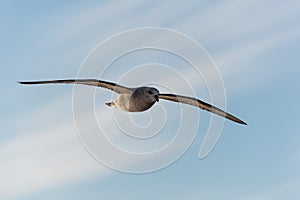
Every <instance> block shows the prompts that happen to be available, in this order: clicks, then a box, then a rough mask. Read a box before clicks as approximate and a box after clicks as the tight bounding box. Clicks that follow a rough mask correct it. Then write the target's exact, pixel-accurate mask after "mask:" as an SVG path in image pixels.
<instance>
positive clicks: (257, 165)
mask: <svg viewBox="0 0 300 200" xmlns="http://www.w3.org/2000/svg"><path fill="white" fill-rule="evenodd" d="M299 9H300V3H298V2H296V1H284V2H283V1H264V2H262V1H256V0H255V1H243V2H242V1H222V2H219V1H194V2H186V1H172V2H170V1H160V2H158V1H134V0H132V1H107V2H100V1H99V2H96V1H91V2H83V1H81V2H80V1H66V2H63V3H62V2H60V1H43V2H42V1H1V3H0V11H1V12H0V16H1V20H0V23H1V33H0V34H1V38H0V40H1V47H0V49H1V69H2V73H1V83H2V84H1V86H0V88H1V91H2V95H1V116H0V117H1V120H0V125H1V134H0V177H1V179H0V185H1V187H0V198H1V199H18V200H27V199H30V200H32V199H43V200H44V199H75V200H76V199H83V198H89V199H99V198H105V199H199V198H203V199H221V198H222V199H224V198H225V199H243V200H262V199H263V200H265V199H272V200H273V199H299V197H300V193H299V188H300V172H299V167H300V147H299V141H300V136H299V132H300V125H299V123H298V121H299V117H298V113H299V111H300V106H299V101H300V94H299V91H300V90H299V89H300V83H299V74H300V68H299V65H300V57H299V53H298V52H300V23H299V17H300V16H299ZM140 27H163V28H169V29H174V30H177V31H180V32H182V33H185V34H187V35H188V36H190V37H192V38H193V39H195V40H196V41H197V42H198V43H200V44H201V45H203V47H204V48H205V49H206V50H207V52H208V53H209V55H210V56H211V57H212V59H213V60H214V62H215V63H216V65H217V66H218V69H219V71H220V74H221V76H222V79H223V81H224V86H225V88H226V96H227V100H226V101H227V110H228V111H230V112H231V113H234V114H237V115H238V116H240V117H241V118H242V119H244V120H245V121H246V122H247V123H248V124H249V125H248V126H240V125H237V124H235V123H231V122H229V121H225V124H224V128H223V131H222V135H221V137H220V139H219V141H218V143H217V145H216V146H215V148H214V149H213V151H212V152H211V153H210V154H209V155H208V156H207V157H206V158H205V159H202V160H200V159H198V152H199V146H200V144H201V143H202V141H203V137H204V134H205V129H206V128H207V126H208V124H209V119H210V115H209V114H207V113H205V112H203V111H200V113H201V120H200V123H199V124H200V125H199V129H198V131H197V136H196V138H195V140H194V142H193V144H192V145H191V147H190V148H189V149H188V150H187V151H186V152H185V153H184V155H183V156H182V157H181V158H180V159H179V160H177V161H176V162H175V163H173V164H172V165H171V166H169V167H167V168H164V169H162V170H159V171H156V172H152V173H147V174H139V175H136V174H127V173H121V172H117V171H114V170H111V169H110V168H107V167H105V166H103V165H102V164H100V163H99V162H97V161H96V160H95V159H93V158H92V157H91V156H90V155H89V154H88V153H87V152H86V151H85V149H84V147H83V145H82V144H81V143H80V141H79V139H78V137H77V133H76V128H75V125H74V121H73V110H72V91H73V90H72V89H73V88H72V87H71V86H70V87H67V86H51V87H50V86H45V87H44V86H41V87H23V86H20V85H18V84H17V81H19V80H35V79H57V78H72V77H75V76H76V74H77V71H78V70H79V67H80V65H81V63H82V62H83V60H84V59H85V58H86V56H87V55H88V54H89V52H90V51H91V50H92V49H93V48H94V47H95V46H96V45H97V44H99V43H100V42H102V41H104V40H105V39H107V38H108V37H110V36H112V35H114V34H117V33H119V32H121V31H125V30H128V29H132V28H140ZM174 42H176V41H174ZM145 57H146V56H145ZM152 57H153V58H156V56H155V55H152ZM152 57H151V58H152ZM129 58H130V57H129ZM149 60H151V59H149ZM142 61H143V60H142ZM146 61H148V60H146ZM126 63H127V65H128V66H130V65H129V64H130V62H129V61H128V59H127V61H126V62H125V63H124V64H126ZM133 63H134V62H133ZM137 63H138V62H137ZM174 65H175V64H174ZM95 76H96V77H97V75H95ZM105 77H106V78H107V79H109V80H111V81H115V80H117V78H116V77H114V76H113V75H111V74H109V73H108V74H107V75H106V76H105ZM142 81H143V80H137V83H136V84H137V85H138V84H140V83H141V82H142ZM130 83H131V84H134V82H132V81H131V82H130ZM201 84H203V82H202V81H201V80H199V85H201ZM181 89H182V88H179V89H178V90H179V91H178V92H181ZM197 89H199V90H197V91H196V94H197V96H198V97H199V98H200V99H205V100H207V101H209V96H208V93H207V91H205V89H204V87H202V86H199V88H197ZM202 89H203V91H202ZM101 95H103V97H102V96H101ZM99 96H100V97H99ZM110 97H111V93H110V92H108V91H103V92H102V91H100V93H99V94H98V96H97V100H98V103H97V108H99V113H101V112H110V110H109V108H107V107H105V106H104V103H105V102H106V101H107V99H108V98H110ZM171 106H174V105H171ZM157 107H158V108H159V106H157ZM166 109H167V110H168V108H166ZM168 111H169V110H168ZM99 113H98V114H99ZM84 114H86V113H84V112H83V114H82V115H84ZM171 116H172V117H173V118H174V119H173V118H172V117H171V122H170V123H171V126H172V123H173V124H174V125H176V123H177V122H178V121H176V120H178V119H177V118H176V115H171ZM174 116H175V117H174ZM82 120H84V119H82ZM173 120H175V121H173ZM142 123H143V122H142ZM89 131H93V130H89Z"/></svg>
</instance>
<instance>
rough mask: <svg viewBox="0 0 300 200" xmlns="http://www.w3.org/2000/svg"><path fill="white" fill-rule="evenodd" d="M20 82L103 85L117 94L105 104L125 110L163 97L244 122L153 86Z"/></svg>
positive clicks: (77, 81) (88, 81)
mask: <svg viewBox="0 0 300 200" xmlns="http://www.w3.org/2000/svg"><path fill="white" fill-rule="evenodd" d="M19 83H21V84H55V83H66V84H83V85H90V86H97V87H103V88H106V89H110V90H112V91H114V92H116V93H119V96H118V97H117V98H116V100H114V101H113V102H108V103H106V105H108V106H113V107H117V108H119V109H121V110H124V111H126V112H142V111H145V110H148V109H149V108H151V107H152V106H153V105H154V104H155V103H156V102H158V101H159V99H165V100H169V101H174V102H179V103H184V104H189V105H192V106H196V107H199V108H201V109H203V110H207V111H209V112H212V113H215V114H217V115H220V116H222V117H225V118H227V119H229V120H232V121H234V122H237V123H240V124H245V125H246V123H245V122H243V121H242V120H240V119H238V118H237V117H234V116H233V115H231V114H229V113H227V112H225V111H223V110H221V109H219V108H217V107H215V106H212V105H210V104H208V103H206V102H203V101H201V100H199V99H196V98H193V97H187V96H181V95H175V94H161V93H159V91H158V90H157V89H156V88H153V87H137V88H127V87H124V86H121V85H118V84H116V83H112V82H107V81H101V80H95V79H69V80H50V81H28V82H19Z"/></svg>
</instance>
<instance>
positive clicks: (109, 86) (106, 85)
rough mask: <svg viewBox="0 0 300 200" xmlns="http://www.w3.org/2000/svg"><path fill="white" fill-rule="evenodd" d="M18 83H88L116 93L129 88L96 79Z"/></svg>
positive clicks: (24, 82) (124, 91)
mask: <svg viewBox="0 0 300 200" xmlns="http://www.w3.org/2000/svg"><path fill="white" fill-rule="evenodd" d="M19 83H20V84H26V85H33V84H61V83H65V84H81V85H90V86H96V87H103V88H106V89H109V90H112V91H114V92H116V93H119V94H123V93H130V92H131V90H130V88H127V87H124V86H121V85H118V84H116V83H112V82H108V81H101V80H96V79H66V80H47V81H21V82H19Z"/></svg>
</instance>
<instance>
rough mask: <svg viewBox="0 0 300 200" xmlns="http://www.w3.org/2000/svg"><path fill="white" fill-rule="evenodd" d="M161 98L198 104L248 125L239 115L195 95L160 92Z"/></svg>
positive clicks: (193, 104) (202, 107)
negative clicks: (194, 96)
mask: <svg viewBox="0 0 300 200" xmlns="http://www.w3.org/2000/svg"><path fill="white" fill-rule="evenodd" d="M159 98H160V99H165V100H169V101H175V102H179V103H184V104H189V105H192V106H196V107H199V108H201V109H203V110H207V111H209V112H212V113H215V114H217V115H220V116H222V117H225V118H227V119H230V120H232V121H234V122H236V123H239V124H245V125H247V123H246V122H244V121H242V120H240V119H239V118H237V117H234V116H233V115H231V114H229V113H227V112H225V111H223V110H221V109H219V108H217V107H215V106H213V105H210V104H208V103H206V102H204V101H201V100H199V99H196V98H193V97H187V96H181V95H175V94H159Z"/></svg>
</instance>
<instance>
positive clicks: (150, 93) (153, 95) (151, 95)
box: [144, 87, 159, 102]
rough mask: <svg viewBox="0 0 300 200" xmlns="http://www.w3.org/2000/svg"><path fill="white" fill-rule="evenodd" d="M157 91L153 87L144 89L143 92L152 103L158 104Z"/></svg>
mask: <svg viewBox="0 0 300 200" xmlns="http://www.w3.org/2000/svg"><path fill="white" fill-rule="evenodd" d="M158 94H159V91H158V90H157V89H156V88H153V87H146V88H145V90H144V95H145V96H146V97H147V99H149V100H150V101H152V102H158V101H159V98H158Z"/></svg>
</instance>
